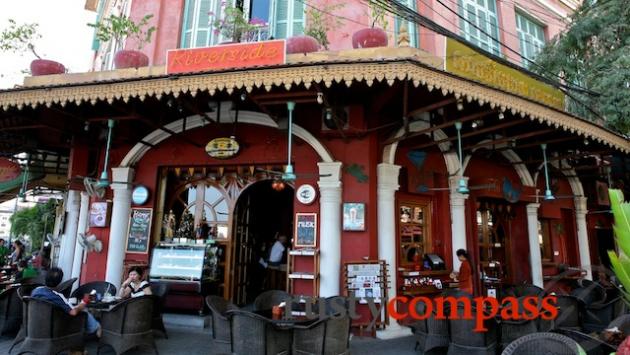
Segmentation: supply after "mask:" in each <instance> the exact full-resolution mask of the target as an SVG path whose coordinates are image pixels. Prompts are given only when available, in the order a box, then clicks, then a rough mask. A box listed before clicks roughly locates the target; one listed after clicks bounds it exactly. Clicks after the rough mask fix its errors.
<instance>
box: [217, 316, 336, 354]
mask: <svg viewBox="0 0 630 355" xmlns="http://www.w3.org/2000/svg"><path fill="white" fill-rule="evenodd" d="M227 314H228V315H229V317H230V319H231V325H232V353H233V354H247V355H285V354H290V353H291V342H292V338H293V331H292V330H291V329H282V328H278V327H276V326H274V325H273V323H272V322H271V321H270V320H269V319H267V318H265V317H262V316H259V315H257V314H254V313H251V312H247V311H242V310H231V311H228V312H227ZM326 354H328V353H326Z"/></svg>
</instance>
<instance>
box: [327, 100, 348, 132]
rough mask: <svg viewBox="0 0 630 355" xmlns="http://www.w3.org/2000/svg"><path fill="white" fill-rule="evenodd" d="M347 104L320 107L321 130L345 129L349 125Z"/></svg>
mask: <svg viewBox="0 0 630 355" xmlns="http://www.w3.org/2000/svg"><path fill="white" fill-rule="evenodd" d="M349 111H350V110H349V108H348V106H343V107H324V108H323V109H322V132H326V131H337V130H339V129H341V130H346V129H348V128H349V127H350V112H349Z"/></svg>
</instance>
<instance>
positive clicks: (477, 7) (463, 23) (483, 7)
mask: <svg viewBox="0 0 630 355" xmlns="http://www.w3.org/2000/svg"><path fill="white" fill-rule="evenodd" d="M458 1H459V13H460V15H461V16H462V17H464V18H465V19H466V20H464V19H460V29H461V31H462V35H463V36H464V37H465V38H466V39H467V40H468V41H470V42H472V43H474V44H475V45H477V46H479V47H481V48H482V49H484V50H486V51H488V52H490V53H492V54H495V55H501V48H500V46H499V20H498V18H497V6H496V0H458ZM473 24H474V26H473ZM480 29H481V31H480ZM488 35H489V36H488Z"/></svg>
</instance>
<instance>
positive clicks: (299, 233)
mask: <svg viewBox="0 0 630 355" xmlns="http://www.w3.org/2000/svg"><path fill="white" fill-rule="evenodd" d="M316 241H317V213H296V214H295V243H294V245H295V246H296V247H307V248H314V247H315V245H316V244H317V243H316Z"/></svg>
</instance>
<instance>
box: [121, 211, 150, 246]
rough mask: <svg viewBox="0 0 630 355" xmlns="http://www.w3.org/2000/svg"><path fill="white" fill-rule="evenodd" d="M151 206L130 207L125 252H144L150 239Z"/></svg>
mask: <svg viewBox="0 0 630 355" xmlns="http://www.w3.org/2000/svg"><path fill="white" fill-rule="evenodd" d="M152 217H153V209H152V208H132V209H131V217H130V218H129V228H128V230H127V243H126V245H125V252H127V253H140V254H146V253H148V252H149V241H150V240H151V220H152Z"/></svg>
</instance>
